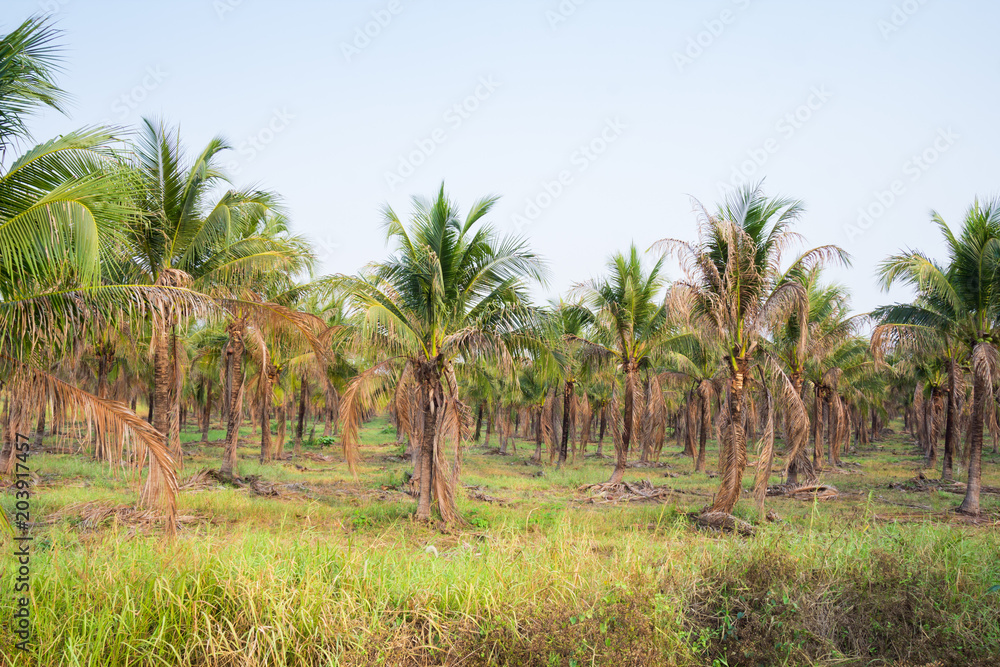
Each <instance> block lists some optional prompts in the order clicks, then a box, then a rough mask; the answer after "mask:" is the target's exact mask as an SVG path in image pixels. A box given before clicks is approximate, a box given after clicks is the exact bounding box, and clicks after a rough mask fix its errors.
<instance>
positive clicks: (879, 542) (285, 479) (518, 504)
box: [0, 419, 1000, 666]
mask: <svg viewBox="0 0 1000 667" xmlns="http://www.w3.org/2000/svg"><path fill="white" fill-rule="evenodd" d="M895 426H897V427H898V424H896V425H895ZM244 431H245V433H244V436H245V437H244V441H243V443H242V445H241V447H240V452H239V453H240V464H239V471H238V472H239V474H240V475H242V476H243V477H244V478H248V477H250V478H251V479H253V477H252V476H256V477H257V478H258V479H257V481H256V482H255V483H253V484H252V485H251V486H250V487H247V488H232V487H226V486H222V485H220V484H218V483H217V482H216V481H214V480H212V479H211V478H207V477H206V476H205V475H204V474H202V473H201V471H203V470H205V469H217V468H218V467H219V464H220V460H221V452H222V450H221V444H222V443H221V439H222V437H223V432H222V431H220V430H213V431H211V433H210V437H209V443H202V442H200V439H201V434H200V432H195V430H194V429H193V428H192V429H191V430H190V431H186V432H184V434H183V440H184V442H185V446H184V451H185V458H184V468H183V471H182V472H181V481H182V483H184V484H185V485H186V488H185V490H184V491H183V492H182V494H181V496H180V501H179V505H180V514H181V529H180V531H179V532H178V534H177V536H176V537H175V538H173V539H164V538H163V537H161V536H160V534H159V531H160V528H159V525H158V524H157V523H156V521H155V517H152V516H151V515H150V513H143V512H134V511H132V506H133V504H134V500H135V481H134V479H133V478H132V477H131V476H130V475H129V474H125V473H122V472H121V471H118V472H117V473H116V472H115V471H112V470H110V469H109V468H108V466H107V465H106V464H101V463H97V462H94V461H92V460H89V459H88V457H87V456H85V455H83V454H79V453H73V452H65V453H60V449H59V448H60V447H66V448H69V449H73V448H74V447H75V442H74V440H73V439H72V438H69V439H68V440H65V441H64V442H63V443H61V444H57V443H55V442H52V443H48V444H49V446H48V447H47V448H46V451H43V452H40V453H36V454H33V455H32V456H31V459H30V467H31V469H32V470H33V471H34V474H35V477H36V487H35V490H34V496H33V498H32V500H31V504H32V506H31V511H32V519H33V520H34V521H35V522H37V523H38V524H39V525H37V526H36V527H34V528H33V531H32V533H33V535H34V536H35V540H34V542H33V547H32V549H33V553H32V556H31V564H30V567H31V578H32V579H31V585H32V593H33V604H32V606H31V613H32V623H33V627H34V631H35V636H34V637H33V639H32V646H33V648H32V651H31V652H29V653H27V654H25V653H23V652H21V651H18V650H16V649H15V646H14V645H15V643H16V641H18V640H17V638H16V637H15V635H14V634H13V631H12V628H11V625H10V619H11V617H12V614H13V611H14V606H15V604H16V596H15V594H14V585H15V576H16V569H17V568H16V567H15V565H16V562H15V558H14V557H13V555H12V554H13V551H14V549H15V547H14V545H13V543H12V540H11V539H10V535H9V533H3V534H2V535H3V536H2V537H0V550H2V551H0V624H2V625H0V664H2V665H45V666H48V665H94V666H97V665H101V666H103V665H234V666H235V665H336V664H343V665H368V664H375V665H439V664H449V665H660V664H664V665H813V664H815V665H834V664H836V665H848V664H880V665H886V664H891V665H926V664H939V665H994V664H997V662H996V656H997V655H1000V535H998V532H997V526H1000V496H998V495H992V494H984V496H983V507H984V516H983V517H981V518H980V519H979V520H978V521H970V520H968V519H966V518H963V517H960V516H958V515H956V514H955V513H954V512H953V511H952V510H953V509H954V508H955V507H956V506H957V505H958V504H959V503H960V502H961V495H957V494H956V493H952V492H949V491H944V490H939V489H937V488H935V485H934V484H933V483H929V484H928V483H926V482H922V481H917V482H913V481H912V480H913V479H914V478H915V477H916V476H918V475H919V474H921V473H922V474H923V475H924V476H925V477H926V478H929V479H930V480H934V479H936V478H937V477H939V471H938V470H936V469H923V468H922V467H921V457H919V456H918V455H916V453H915V451H914V447H913V444H912V443H911V442H910V440H909V438H908V437H907V436H905V435H904V434H899V433H892V434H888V435H886V437H885V438H884V439H882V440H881V441H879V442H876V443H874V444H873V445H872V446H871V447H870V448H866V449H863V450H861V451H854V452H851V453H850V454H848V455H846V456H844V457H843V458H844V461H845V463H846V467H845V469H844V470H843V471H830V472H826V473H824V474H823V476H822V479H823V481H824V482H825V483H827V484H830V485H833V486H835V487H836V489H837V490H838V491H839V496H838V497H836V498H833V499H828V500H818V499H815V498H809V497H807V498H805V499H790V498H783V497H769V498H767V500H766V507H765V510H766V511H770V512H773V513H774V515H776V517H774V518H775V519H776V520H773V521H763V522H762V521H759V518H758V514H757V509H756V506H755V504H754V502H753V500H752V499H750V498H749V497H748V496H747V497H745V498H744V499H743V500H742V501H741V502H740V504H739V506H738V507H737V511H736V513H737V515H738V516H739V517H741V518H743V519H745V520H747V521H749V522H751V523H752V524H754V525H755V527H756V531H755V534H754V535H753V536H750V537H747V536H741V535H733V534H723V533H719V532H716V531H713V530H708V529H705V528H699V527H698V526H696V525H695V524H694V523H692V521H691V518H690V516H689V513H692V512H694V511H696V510H698V509H700V508H701V507H703V506H704V505H705V504H707V503H708V502H709V501H710V498H711V494H712V493H713V492H714V491H715V489H716V488H717V482H718V480H717V479H714V478H712V474H713V473H712V469H713V468H714V465H713V464H714V462H716V461H717V460H718V453H717V451H716V450H714V449H710V451H709V456H708V461H709V468H710V470H709V473H708V474H705V473H694V472H692V464H691V461H690V459H688V458H685V457H683V456H681V455H679V454H678V450H677V447H676V446H674V443H673V442H672V441H670V442H668V444H667V446H666V447H665V448H664V452H663V455H662V456H661V457H660V464H659V465H658V466H657V467H645V468H638V467H636V468H632V469H630V470H629V472H628V474H627V475H626V481H628V482H630V483H632V484H633V486H635V485H637V484H638V483H640V482H641V481H643V480H646V481H648V483H649V484H650V485H652V486H655V487H663V486H666V487H669V488H670V489H672V490H673V491H675V493H665V492H664V493H662V494H661V495H660V497H659V498H658V499H656V500H653V501H648V500H647V501H638V502H605V501H604V499H603V498H601V497H599V496H595V495H594V492H593V491H588V490H581V487H583V486H585V485H587V484H592V483H597V482H603V481H605V480H606V479H607V478H608V476H609V475H610V471H611V466H612V459H611V458H597V457H595V456H593V455H592V454H593V452H594V448H595V447H594V445H591V447H590V452H588V455H587V456H585V457H580V456H578V457H577V458H576V460H575V461H573V462H571V463H569V464H568V465H566V466H565V467H564V468H563V469H562V470H555V469H553V468H552V467H550V466H548V465H544V466H538V465H534V464H532V463H531V462H530V461H529V460H528V457H530V455H531V454H532V453H533V452H534V445H533V443H528V442H523V441H520V440H519V441H518V443H517V444H518V449H517V453H516V454H515V455H510V456H500V455H499V454H498V453H496V450H495V449H487V448H484V447H481V446H472V447H470V448H468V449H467V450H466V452H465V454H464V458H463V465H462V474H461V483H462V485H463V488H462V489H461V490H460V492H459V494H458V504H459V509H460V511H461V513H462V515H463V517H464V518H465V520H466V523H465V525H461V526H453V527H444V526H442V525H424V524H420V523H417V522H415V521H414V520H413V518H412V515H413V512H414V509H415V501H414V499H413V498H412V497H410V496H409V495H407V494H405V493H403V492H402V491H400V490H399V489H400V488H401V486H402V482H403V480H404V478H405V476H406V475H407V472H408V470H409V465H408V461H407V460H406V459H404V457H402V456H401V454H402V448H401V447H400V446H399V445H397V444H396V442H395V432H394V430H393V428H392V427H391V426H390V425H389V424H388V422H387V421H385V420H384V419H376V420H374V421H372V422H370V423H369V424H367V425H366V426H365V427H364V429H363V431H362V441H363V458H362V463H361V465H360V467H359V471H358V478H357V479H354V478H352V477H351V476H350V475H349V473H348V472H347V469H346V467H345V466H344V464H343V463H342V457H341V454H340V451H339V447H338V446H337V445H335V444H332V443H329V444H320V443H319V442H315V443H307V445H306V446H305V447H304V449H303V454H302V455H301V456H299V457H297V458H294V459H292V460H287V461H281V462H276V463H273V464H268V465H260V464H258V463H257V462H256V460H255V455H256V453H257V451H258V445H257V442H258V440H257V438H256V437H255V436H254V434H252V433H251V432H250V430H249V429H244ZM288 432H289V433H291V428H289V429H288ZM495 446H496V441H495V440H494V443H493V447H495ZM288 448H289V450H290V449H291V443H288ZM605 448H606V452H607V453H609V454H610V453H611V449H612V445H611V443H610V442H607V443H606V444H605ZM547 458H548V457H547V455H546V461H547ZM775 467H776V469H780V462H779V464H776V466H775ZM959 470H960V466H958V465H956V472H958V471H959ZM751 479H752V474H749V473H748V475H747V479H746V481H745V485H746V487H747V488H749V486H750V484H751ZM958 479H959V480H960V481H964V474H963V473H961V472H958ZM781 481H782V480H781V479H780V477H779V476H778V475H777V474H776V475H775V476H774V477H773V478H772V484H777V483H779V482H781ZM983 483H984V484H985V485H987V486H992V487H1000V456H998V455H996V454H993V453H987V454H986V456H985V457H984V479H983ZM4 484H6V482H4ZM890 484H895V485H901V486H902V487H903V488H890ZM261 494H278V495H261ZM595 498H596V500H597V501H598V502H594V500H595ZM0 499H2V504H3V507H4V508H5V509H6V510H7V511H8V512H9V513H12V512H13V509H14V502H15V501H14V497H13V495H12V492H10V491H9V490H8V492H4V493H2V494H0ZM0 530H2V529H0Z"/></svg>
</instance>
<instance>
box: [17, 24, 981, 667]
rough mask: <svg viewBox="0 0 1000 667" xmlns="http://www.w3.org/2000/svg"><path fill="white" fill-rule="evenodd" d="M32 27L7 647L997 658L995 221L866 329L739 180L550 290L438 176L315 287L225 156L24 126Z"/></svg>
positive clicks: (896, 266) (950, 233)
mask: <svg viewBox="0 0 1000 667" xmlns="http://www.w3.org/2000/svg"><path fill="white" fill-rule="evenodd" d="M62 38H63V35H62V33H60V32H59V31H58V30H57V29H55V28H54V26H53V25H52V24H51V23H50V22H49V21H48V20H47V19H42V18H32V19H29V20H27V21H25V22H24V23H22V24H21V25H20V26H18V27H16V28H15V29H13V30H12V31H11V32H9V33H8V34H6V35H4V36H3V37H0V169H2V171H0V433H2V437H0V491H2V493H0V508H2V511H0V549H2V550H3V555H2V556H0V663H2V664H9V665H32V666H34V665H38V666H48V665H93V666H95V667H96V666H104V665H123V666H124V665H220V666H221V665H233V666H235V665H250V666H254V665H289V666H291V665H369V664H380V665H659V664H667V665H709V664H710V665H713V667H714V666H715V665H805V664H816V665H842V664H886V665H900V666H903V665H993V664H997V655H1000V559H998V556H1000V538H998V534H997V531H996V527H997V525H998V524H1000V466H998V464H1000V454H998V453H997V442H998V440H1000V417H998V415H1000V393H998V391H997V387H998V385H1000V198H992V199H975V200H973V201H972V202H970V203H969V205H968V206H967V208H966V210H965V213H964V215H963V216H961V218H960V219H956V220H948V221H946V220H944V219H943V218H942V217H941V216H940V215H938V214H936V213H933V214H931V223H932V224H933V225H934V228H935V231H936V233H938V234H939V236H940V239H941V241H942V245H943V248H944V251H943V252H942V253H940V255H941V256H940V257H931V256H929V255H927V254H925V253H924V252H922V251H921V250H919V249H907V250H901V251H898V252H897V253H896V254H889V255H887V256H886V257H885V259H884V260H883V261H882V263H881V264H880V265H879V267H878V270H877V272H876V274H875V275H874V276H873V277H872V280H873V283H874V284H875V285H877V287H878V288H879V289H882V290H889V289H891V288H893V287H894V286H896V287H904V288H907V289H908V290H909V293H908V294H909V297H908V299H907V300H903V301H900V302H895V303H887V304H886V305H884V306H882V307H879V308H876V309H874V310H872V311H871V312H865V313H858V312H855V311H854V310H853V308H852V305H851V294H850V293H849V291H848V289H847V288H846V287H845V286H843V285H841V284H839V283H837V282H836V281H834V280H832V279H831V278H830V272H829V269H830V268H831V267H841V268H844V267H850V266H851V262H852V257H851V256H850V254H849V253H848V252H846V251H845V250H844V249H842V248H840V247H838V246H836V245H831V244H825V245H818V246H811V245H809V243H808V242H807V240H806V239H804V238H802V236H801V235H800V233H799V232H798V231H797V228H798V225H799V223H800V222H801V220H802V218H803V217H804V216H805V215H807V213H806V208H805V204H804V203H803V202H801V201H799V200H797V199H795V198H792V197H786V196H776V195H772V194H769V193H768V192H767V191H766V190H765V188H764V187H763V184H762V183H756V184H751V185H747V186H745V187H741V188H733V189H731V190H728V191H727V192H726V194H725V195H724V196H723V197H721V200H720V201H719V202H716V203H703V202H700V201H697V200H695V201H693V202H692V204H693V207H694V215H693V216H692V219H691V220H685V221H676V222H672V223H671V224H670V225H665V226H664V231H663V233H662V235H661V238H660V239H659V240H658V241H656V242H655V243H653V244H652V245H651V246H650V247H648V248H639V247H637V246H636V245H634V244H633V245H630V246H627V247H623V248H622V249H619V250H612V251H611V252H609V256H608V258H607V261H606V264H605V265H604V266H603V267H602V270H601V272H600V273H599V274H598V275H596V276H592V277H590V278H589V279H588V278H586V277H585V276H579V277H578V282H576V283H574V284H573V287H572V288H571V289H569V290H567V291H566V292H565V293H562V294H559V295H556V296H553V297H552V298H550V299H548V300H546V301H540V300H539V299H536V298H534V297H533V295H534V294H537V293H538V291H539V290H544V289H546V288H547V285H548V284H549V281H550V280H551V278H552V276H551V269H550V266H549V264H548V263H547V261H546V259H545V258H543V257H541V256H540V255H539V254H538V253H536V252H535V251H534V250H533V249H532V246H531V239H530V238H529V237H527V236H523V235H519V234H514V233H506V232H504V231H503V230H502V229H501V228H499V227H497V226H496V225H495V224H493V223H492V222H491V221H490V220H491V216H492V215H493V213H494V207H495V205H496V203H497V201H498V196H497V195H485V196H483V197H481V198H479V199H476V200H475V201H472V202H469V203H467V204H466V205H465V206H463V205H460V204H459V203H458V202H456V201H454V200H453V199H452V198H451V197H449V195H448V192H447V190H446V188H445V185H444V184H443V183H442V184H441V185H440V187H439V188H437V189H436V191H434V192H433V193H430V195H429V196H426V197H424V196H414V197H413V200H412V205H411V207H410V210H409V211H408V212H406V213H404V214H400V213H397V212H396V211H395V210H393V209H392V208H391V207H389V206H388V205H386V206H384V207H383V208H382V210H381V212H380V213H378V214H376V215H375V216H373V217H374V219H373V221H372V222H373V225H374V226H377V228H378V229H379V231H380V232H381V233H382V234H383V235H384V237H385V240H386V243H387V246H388V252H387V254H386V256H384V257H376V258H372V261H370V262H369V263H368V264H367V265H365V267H364V268H363V269H361V270H360V271H357V272H355V273H347V272H336V271H334V272H331V273H328V274H321V273H320V269H321V267H320V262H319V259H318V257H317V249H316V248H315V247H314V245H313V243H312V242H311V240H310V239H309V238H307V237H305V236H302V235H299V234H296V233H295V231H294V230H295V225H294V221H292V220H291V219H290V217H289V214H288V210H287V208H286V206H285V203H284V201H283V199H282V197H281V196H280V194H279V193H276V192H273V191H270V190H266V189H264V188H263V186H258V185H254V186H247V185H242V184H238V183H235V182H234V179H233V177H232V175H231V174H229V173H228V171H227V168H226V165H227V163H226V156H227V154H228V153H229V152H230V151H232V150H233V149H232V146H231V145H230V144H229V143H228V142H227V141H226V140H225V139H224V138H223V137H221V136H219V137H216V138H214V139H211V140H210V141H209V142H208V143H207V144H206V145H204V146H197V147H191V146H189V145H188V144H187V142H186V141H185V137H184V135H183V134H182V133H181V131H180V130H179V128H177V127H176V126H173V125H171V124H170V123H168V122H166V121H164V120H161V119H153V118H145V119H142V120H141V121H140V122H139V123H138V124H137V126H136V127H131V128H103V127H97V128H94V127H91V128H85V129H82V130H80V131H78V132H72V133H67V134H63V135H60V136H58V137H56V138H54V139H50V140H47V141H43V142H41V143H37V142H35V141H34V139H32V137H31V136H30V134H29V131H28V125H29V121H30V120H31V118H32V116H33V115H34V114H36V113H37V112H39V110H41V109H50V110H56V111H62V110H63V109H64V106H65V102H66V94H65V92H64V91H63V89H62V88H60V87H59V85H58V84H57V82H56V75H57V73H58V72H59V67H58V66H59V62H60V60H59V58H60V54H61V52H62V51H61V48H62V47H61V40H62ZM623 245H624V244H623ZM674 263H676V265H677V266H678V267H679V272H677V273H676V275H673V276H672V277H671V271H670V270H669V269H671V267H672V266H673V264H674ZM598 452H600V453H598Z"/></svg>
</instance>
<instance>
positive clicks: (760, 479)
mask: <svg viewBox="0 0 1000 667" xmlns="http://www.w3.org/2000/svg"><path fill="white" fill-rule="evenodd" d="M764 394H765V400H764V405H763V409H764V411H765V415H764V420H763V421H764V432H763V434H762V435H761V439H760V443H759V449H758V458H757V472H756V475H755V476H754V484H753V495H754V499H755V500H756V501H757V509H758V511H759V512H760V516H762V517H763V516H764V496H765V495H766V494H767V482H768V480H769V479H770V478H771V468H772V467H773V465H774V397H773V396H772V395H771V390H770V389H768V388H767V386H766V385H765V386H764Z"/></svg>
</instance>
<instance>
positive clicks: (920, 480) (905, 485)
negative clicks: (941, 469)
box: [888, 473, 1000, 496]
mask: <svg viewBox="0 0 1000 667" xmlns="http://www.w3.org/2000/svg"><path fill="white" fill-rule="evenodd" d="M888 488H890V489H893V490H895V491H945V492H947V493H954V494H958V495H963V496H964V495H965V484H962V483H961V482H951V483H947V484H946V483H944V482H942V481H941V480H939V479H930V478H929V477H926V476H924V474H923V473H917V476H916V477H914V478H913V479H909V480H907V481H905V482H891V483H890V484H889V485H888ZM979 492H980V493H988V494H991V495H1000V488H997V487H995V486H982V487H980V489H979Z"/></svg>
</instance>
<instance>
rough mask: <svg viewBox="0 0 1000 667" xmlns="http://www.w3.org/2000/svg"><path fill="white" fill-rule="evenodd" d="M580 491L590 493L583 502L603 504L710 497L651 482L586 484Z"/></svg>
mask: <svg viewBox="0 0 1000 667" xmlns="http://www.w3.org/2000/svg"><path fill="white" fill-rule="evenodd" d="M578 491H580V492H586V493H588V494H589V495H588V497H587V498H586V499H584V500H582V501H581V502H585V503H594V504H603V503H629V502H636V501H643V500H667V499H668V498H670V497H671V496H676V495H678V494H687V495H691V496H703V497H710V494H707V493H702V492H699V491H683V490H680V489H674V488H671V487H669V486H653V484H652V483H650V481H649V480H645V479H643V480H639V481H638V482H604V483H602V484H585V485H584V486H581V487H580V488H579V489H578Z"/></svg>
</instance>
